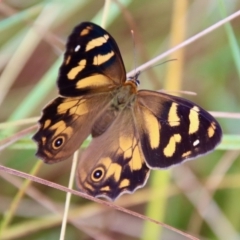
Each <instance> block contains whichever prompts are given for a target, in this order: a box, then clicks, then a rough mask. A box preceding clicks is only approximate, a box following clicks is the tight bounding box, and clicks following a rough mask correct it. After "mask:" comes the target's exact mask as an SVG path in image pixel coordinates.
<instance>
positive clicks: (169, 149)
mask: <svg viewBox="0 0 240 240" xmlns="http://www.w3.org/2000/svg"><path fill="white" fill-rule="evenodd" d="M180 141H181V135H180V134H174V135H173V136H172V137H170V139H169V142H168V145H167V146H166V147H165V148H164V150H163V153H164V155H165V156H166V157H172V156H173V154H174V153H175V151H176V143H179V142H180Z"/></svg>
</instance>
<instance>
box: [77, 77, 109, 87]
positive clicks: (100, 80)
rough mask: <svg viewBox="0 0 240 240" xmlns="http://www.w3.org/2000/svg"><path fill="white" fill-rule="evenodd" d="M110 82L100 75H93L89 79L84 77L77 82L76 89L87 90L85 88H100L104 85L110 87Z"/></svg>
mask: <svg viewBox="0 0 240 240" xmlns="http://www.w3.org/2000/svg"><path fill="white" fill-rule="evenodd" d="M110 84H111V80H110V79H109V78H107V77H106V76H104V75H102V74H97V75H93V76H90V77H86V78H84V79H81V80H80V81H78V82H77V84H76V88H77V89H81V88H87V87H102V86H106V85H110Z"/></svg>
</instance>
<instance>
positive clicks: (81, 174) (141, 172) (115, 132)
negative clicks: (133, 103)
mask: <svg viewBox="0 0 240 240" xmlns="http://www.w3.org/2000/svg"><path fill="white" fill-rule="evenodd" d="M112 114H113V112H112ZM103 119H104V121H103V125H104V122H105V118H103ZM108 119H111V120H113V119H114V120H113V121H112V124H111V125H110V127H109V128H108V129H107V130H106V131H105V132H104V133H102V134H100V135H97V136H96V137H93V140H92V142H91V143H90V145H89V146H88V148H87V149H86V150H85V151H84V152H83V155H82V157H81V159H80V161H79V165H78V169H77V185H78V187H79V189H80V190H81V191H83V192H86V193H88V194H90V195H92V196H95V197H100V196H102V197H105V198H108V199H111V200H114V199H116V198H117V197H119V196H120V195H121V194H123V193H125V192H133V191H135V190H136V189H137V188H140V187H142V186H143V185H144V184H145V182H146V180H147V178H148V175H149V168H148V167H147V165H146V162H145V159H144V156H143V153H142V149H141V144H140V138H139V136H138V132H137V129H136V126H135V123H134V116H133V115H132V110H131V109H125V110H123V111H120V112H118V113H117V114H116V115H115V117H108ZM100 125H102V124H101V123H100ZM94 132H99V131H98V130H94ZM95 135H96V134H95Z"/></svg>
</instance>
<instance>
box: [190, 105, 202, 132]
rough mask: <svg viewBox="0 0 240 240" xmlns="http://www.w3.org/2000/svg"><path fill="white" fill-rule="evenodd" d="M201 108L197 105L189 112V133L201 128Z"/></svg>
mask: <svg viewBox="0 0 240 240" xmlns="http://www.w3.org/2000/svg"><path fill="white" fill-rule="evenodd" d="M198 112H199V108H198V107H197V106H194V107H193V108H192V109H191V110H190V113H189V121H190V124H189V130H188V133H189V134H193V133H195V132H197V131H198V129H199V125H200V121H199V114H198Z"/></svg>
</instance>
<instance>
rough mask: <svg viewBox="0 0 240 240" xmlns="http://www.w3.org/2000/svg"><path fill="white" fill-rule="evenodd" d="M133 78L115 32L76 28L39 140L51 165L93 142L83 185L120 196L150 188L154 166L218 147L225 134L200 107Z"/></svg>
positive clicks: (83, 165) (81, 171) (80, 174)
mask: <svg viewBox="0 0 240 240" xmlns="http://www.w3.org/2000/svg"><path fill="white" fill-rule="evenodd" d="M137 77H138V76H137V75H136V76H133V77H131V78H130V79H126V71H125V67H124V64H123V60H122V57H121V53H120V51H119V49H118V46H117V44H116V42H115V40H114V39H113V37H112V36H111V35H110V34H109V33H108V32H107V31H105V30H104V29H102V28H101V27H99V26H98V25H95V24H93V23H90V22H83V23H81V24H79V25H78V26H76V27H75V29H74V30H73V32H72V33H71V35H70V37H69V39H68V43H67V49H66V52H65V55H64V61H63V64H62V66H61V67H60V70H59V76H58V80H57V85H58V88H59V93H60V96H59V97H57V98H56V99H54V100H53V101H52V102H50V103H49V104H48V105H47V106H46V107H45V108H44V109H43V113H42V116H41V119H40V120H39V124H40V127H39V129H38V132H37V133H36V134H35V135H34V136H33V139H34V140H35V141H36V142H37V144H38V150H37V153H36V155H37V156H38V157H39V158H41V159H43V160H44V162H46V163H56V162H59V161H62V160H65V159H66V158H68V157H70V156H72V154H73V153H74V151H76V150H77V149H78V148H79V147H80V146H81V144H82V143H83V141H84V140H85V139H86V138H87V136H88V135H90V134H91V135H92V141H91V143H90V145H89V146H88V147H87V149H86V150H85V151H84V152H83V154H82V156H81V159H80V160H79V164H78V168H77V185H78V187H79V189H80V190H81V191H83V192H86V193H88V194H90V195H92V196H96V197H100V196H102V197H105V198H108V199H112V200H114V199H116V198H117V197H119V196H120V195H121V194H123V193H125V192H133V191H135V190H136V189H137V188H140V187H143V186H144V184H145V183H146V181H147V178H148V176H149V170H150V169H161V168H167V167H170V166H172V165H175V164H179V163H181V162H183V161H185V160H188V159H191V158H195V157H197V156H199V155H201V154H205V153H207V152H209V151H211V150H213V149H214V148H215V147H216V145H217V144H218V143H219V142H220V140H221V136H222V131H221V128H220V126H219V124H218V122H217V121H216V120H215V119H214V118H213V117H212V116H211V115H210V114H209V113H208V112H206V111H205V110H203V109H202V108H201V107H199V106H198V105H196V104H194V103H192V102H190V101H188V100H186V99H183V98H180V97H175V96H171V95H168V94H164V93H160V92H155V91H148V90H139V91H138V90H137V87H138V84H139V81H138V79H137Z"/></svg>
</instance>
